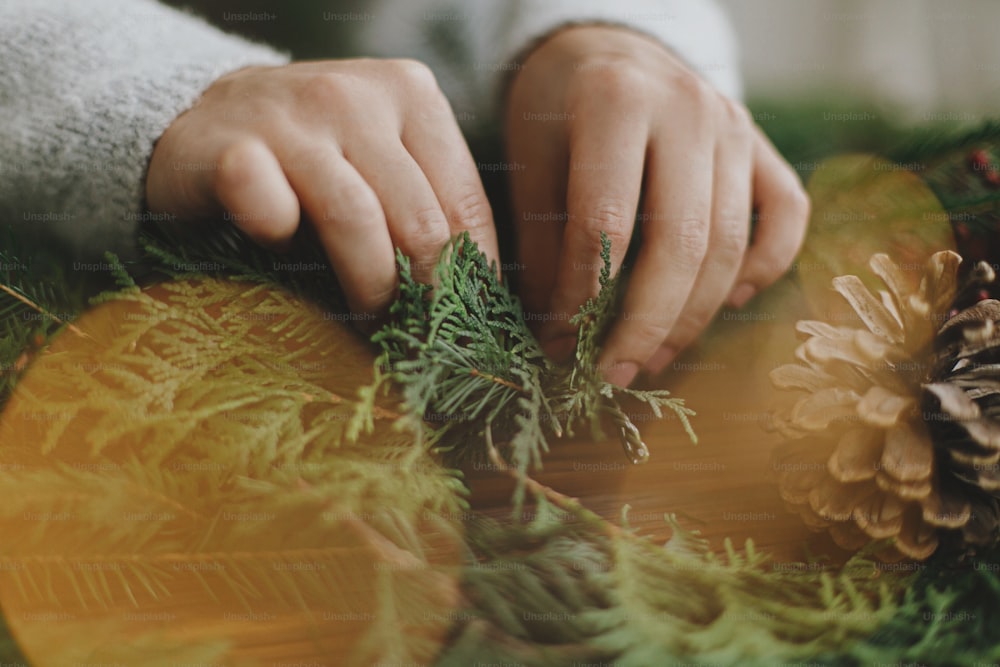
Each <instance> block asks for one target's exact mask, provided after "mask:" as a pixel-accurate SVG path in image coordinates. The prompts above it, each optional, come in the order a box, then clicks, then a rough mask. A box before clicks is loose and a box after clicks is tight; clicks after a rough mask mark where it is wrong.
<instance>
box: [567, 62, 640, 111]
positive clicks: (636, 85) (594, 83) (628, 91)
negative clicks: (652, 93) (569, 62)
mask: <svg viewBox="0 0 1000 667" xmlns="http://www.w3.org/2000/svg"><path fill="white" fill-rule="evenodd" d="M580 71H581V77H580V79H579V80H580V82H581V83H582V84H584V85H585V87H586V88H587V92H588V93H589V94H590V95H594V94H596V95H600V96H601V97H602V98H604V99H607V100H609V101H611V102H627V103H635V102H638V101H640V100H641V99H642V94H643V93H644V91H648V90H649V77H648V75H647V74H646V72H645V71H644V70H643V69H642V68H641V67H639V66H637V65H636V64H635V63H634V62H633V61H631V60H630V59H626V58H625V57H616V56H607V55H605V56H602V57H600V58H595V59H593V60H591V61H589V62H587V63H584V64H582V65H580Z"/></svg>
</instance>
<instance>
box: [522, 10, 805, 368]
mask: <svg viewBox="0 0 1000 667" xmlns="http://www.w3.org/2000/svg"><path fill="white" fill-rule="evenodd" d="M505 126H506V136H507V151H508V156H509V159H510V160H511V161H512V162H514V163H516V164H519V165H521V166H520V167H519V169H517V170H514V171H513V172H512V181H511V187H512V195H513V200H514V206H515V209H516V210H517V211H518V220H517V229H518V245H519V252H520V257H521V262H522V263H523V264H524V265H525V266H526V268H525V270H524V275H523V276H522V279H521V296H522V300H523V302H524V303H525V307H526V309H527V311H528V312H529V313H539V314H540V313H546V314H547V316H548V317H550V318H551V319H549V321H547V322H546V323H544V324H543V325H542V326H541V328H540V330H539V332H538V333H539V338H540V340H541V342H542V344H543V347H544V348H545V350H546V351H547V352H548V353H549V354H550V355H552V356H553V357H555V358H556V359H557V360H562V359H564V358H565V357H567V356H569V354H570V353H571V352H572V349H573V345H574V342H575V331H574V329H573V327H572V326H571V325H570V324H569V317H570V315H572V314H573V313H575V312H577V310H578V309H579V307H580V305H582V304H583V303H584V302H585V301H586V300H587V298H589V297H592V296H595V295H596V294H597V292H598V274H599V268H600V266H601V259H600V250H601V243H600V234H601V232H605V233H606V234H607V235H608V237H609V238H610V239H611V242H612V245H611V252H612V271H613V272H617V271H618V268H619V267H620V265H621V262H622V259H623V257H624V255H625V251H626V249H627V247H628V245H629V240H630V239H631V237H632V231H633V227H634V225H635V220H636V211H637V207H638V202H639V196H640V190H641V189H642V188H643V182H644V179H645V189H644V199H645V206H644V210H643V211H642V212H641V215H640V216H639V219H640V221H641V225H642V246H641V248H640V249H639V253H638V257H637V260H636V264H635V267H634V268H633V270H632V274H631V282H630V284H629V286H628V291H627V293H626V296H625V301H624V304H623V312H622V314H621V317H620V318H619V320H618V321H617V322H616V323H615V325H614V326H613V328H612V330H611V332H610V334H609V336H608V339H607V341H606V343H605V347H604V350H603V352H602V355H601V358H600V360H599V364H600V368H601V370H602V372H603V374H604V376H605V378H606V379H607V380H608V381H609V382H613V383H615V384H618V385H622V386H625V385H628V384H629V383H631V382H632V380H633V379H634V378H635V376H636V374H637V373H638V371H639V370H640V369H641V368H643V367H644V368H646V370H648V371H650V372H652V373H659V372H661V371H662V370H663V369H665V368H666V367H667V366H668V365H669V363H670V362H671V360H673V359H674V357H675V356H676V355H677V353H678V352H679V351H680V350H682V349H683V348H684V347H685V346H687V345H689V344H690V343H691V342H692V341H694V339H695V338H696V337H697V335H698V334H699V333H700V332H701V331H702V330H703V329H704V328H705V326H706V325H707V324H708V323H709V322H710V320H711V319H712V317H713V316H714V314H715V313H716V311H717V310H718V309H719V307H720V306H721V305H722V304H723V302H725V301H726V300H727V299H728V302H729V303H730V304H731V305H732V306H734V307H740V306H742V305H743V304H744V303H745V302H746V301H748V300H749V299H750V298H751V297H752V296H753V295H754V294H756V293H757V292H758V291H759V290H761V289H762V288H763V287H765V286H767V285H769V284H770V283H772V282H774V281H775V280H776V279H777V278H778V277H780V276H781V274H782V273H784V272H785V270H786V269H787V268H788V267H789V266H790V265H791V263H792V261H793V259H794V258H795V255H796V253H797V252H798V249H799V247H800V245H801V243H802V240H803V238H804V235H805V229H806V223H807V219H808V214H809V203H808V199H807V197H806V195H805V192H804V190H803V189H802V186H801V184H800V182H799V180H798V177H797V176H796V175H795V173H794V171H793V170H792V169H791V167H789V166H788V165H787V164H786V163H785V161H784V160H783V159H782V158H781V157H780V156H779V155H778V153H777V151H776V150H775V149H774V147H773V146H772V145H771V144H770V143H769V142H768V140H767V139H766V138H765V137H764V135H763V134H762V133H761V132H760V130H759V129H758V128H757V127H756V126H755V125H754V123H753V120H752V118H751V116H750V114H749V113H748V112H747V110H746V109H745V108H744V107H743V106H742V105H740V104H738V103H736V102H733V101H732V100H730V99H728V98H726V97H724V96H722V95H721V94H720V93H718V92H716V91H715V90H714V89H713V88H711V87H710V86H709V85H708V84H707V83H706V82H705V81H703V80H702V79H701V78H700V77H699V76H698V75H697V74H695V73H694V72H692V71H691V70H690V69H689V68H688V67H687V66H685V65H684V63H682V62H681V61H680V60H679V59H678V58H677V57H676V56H674V55H673V54H671V53H670V52H669V51H668V50H667V49H665V48H664V47H662V46H661V45H660V44H659V43H658V42H656V41H654V40H653V39H652V38H648V37H645V36H643V35H640V34H638V33H636V32H633V31H630V30H627V29H623V28H616V27H605V26H579V27H572V28H567V29H565V30H562V31H560V32H558V33H556V34H554V35H553V36H551V37H550V38H548V39H547V40H546V41H544V42H543V43H542V44H541V45H540V46H538V47H537V48H536V49H535V50H534V51H533V52H532V53H531V54H530V55H529V56H528V58H527V59H526V60H525V62H524V64H523V67H522V68H521V69H520V70H519V71H518V72H517V74H516V76H515V78H514V79H513V81H512V82H511V87H510V90H509V98H508V101H507V107H506V120H505ZM753 206H756V208H757V210H758V221H757V225H756V229H755V231H754V239H753V244H752V245H749V247H748V242H749V236H750V214H751V209H752V207H753ZM553 221H555V222H553Z"/></svg>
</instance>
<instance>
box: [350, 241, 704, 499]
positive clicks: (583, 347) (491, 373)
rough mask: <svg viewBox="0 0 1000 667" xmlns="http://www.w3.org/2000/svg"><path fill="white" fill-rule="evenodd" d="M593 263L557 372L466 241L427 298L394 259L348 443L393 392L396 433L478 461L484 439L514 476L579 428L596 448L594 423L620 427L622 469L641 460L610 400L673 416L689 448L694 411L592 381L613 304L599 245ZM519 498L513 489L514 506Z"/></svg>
mask: <svg viewBox="0 0 1000 667" xmlns="http://www.w3.org/2000/svg"><path fill="white" fill-rule="evenodd" d="M601 258H602V260H603V268H602V269H601V275H600V285H601V290H600V293H599V294H598V296H597V297H596V298H593V299H590V300H588V301H587V303H586V304H584V306H583V307H582V308H581V309H580V312H579V313H578V314H577V315H576V316H575V317H574V318H573V319H572V320H571V322H572V323H573V324H575V325H577V326H578V327H579V333H578V339H577V349H576V355H575V357H574V359H573V360H572V362H571V363H569V364H567V365H557V364H554V363H553V362H551V361H550V360H549V359H548V358H547V357H546V356H545V354H544V352H543V351H542V349H541V347H540V345H539V344H538V341H537V340H536V339H535V338H534V336H533V335H532V333H531V332H530V330H529V329H528V326H527V323H526V322H525V319H524V312H523V310H522V307H521V303H520V301H519V300H518V298H517V297H516V296H514V295H513V294H512V293H511V292H510V290H509V289H508V288H507V286H506V284H505V283H503V282H502V281H501V280H500V279H499V278H498V277H497V272H496V267H495V266H491V265H490V264H489V263H488V261H487V259H486V256H485V255H484V254H483V253H482V252H480V251H479V249H478V247H477V246H476V245H475V243H473V242H472V241H471V240H470V239H469V236H468V235H467V234H466V235H463V236H461V237H458V238H456V239H455V240H454V241H453V242H452V243H451V244H449V245H448V246H447V247H446V248H445V251H444V253H443V254H442V258H441V261H440V263H439V264H438V267H437V271H436V273H435V279H436V286H435V287H434V288H433V289H432V287H431V286H430V285H427V284H421V283H418V282H417V281H416V280H415V279H414V278H413V275H412V273H411V271H410V266H409V261H408V259H407V258H406V257H405V256H403V255H402V254H401V253H400V254H399V255H398V260H399V265H400V296H399V300H398V301H397V302H396V304H395V305H394V306H393V308H392V310H391V314H392V321H391V322H390V323H389V324H387V325H386V326H385V327H383V329H382V330H381V331H379V332H378V333H376V334H375V336H374V337H373V338H372V340H373V342H375V343H376V344H377V345H379V346H380V347H381V349H382V354H381V356H380V357H379V360H378V362H377V366H378V368H377V369H376V380H375V384H374V385H373V386H371V387H366V388H364V389H362V391H361V394H360V395H361V399H362V401H361V407H360V409H359V410H358V412H357V414H356V415H355V419H354V421H353V423H352V433H354V434H357V433H360V432H362V431H364V430H366V429H367V428H368V427H369V426H370V424H371V412H370V411H371V406H372V405H373V401H374V398H375V396H376V395H377V394H378V392H379V391H380V390H384V389H387V388H388V387H389V386H391V385H392V386H396V387H398V388H400V389H401V391H402V395H403V402H404V406H405V412H406V413H407V414H408V417H407V418H406V419H404V420H402V421H401V425H402V426H403V427H407V428H410V429H411V430H413V431H414V432H415V433H417V434H418V435H419V436H420V437H423V438H427V439H428V441H429V442H433V444H434V445H435V446H436V448H437V449H438V450H439V451H444V452H450V453H452V454H453V455H454V457H456V458H472V459H474V460H483V459H485V458H486V456H487V448H486V438H487V431H489V432H490V433H491V435H492V436H493V437H494V438H495V439H496V440H497V441H498V443H499V444H498V449H500V451H501V452H502V453H503V455H504V456H505V458H506V459H507V460H509V461H510V462H511V464H512V465H513V466H514V467H515V468H516V469H517V471H518V472H519V473H520V474H521V475H523V474H524V473H526V472H527V471H528V470H529V469H530V468H537V467H540V466H541V462H542V456H543V454H544V453H545V452H547V451H548V448H549V442H550V441H551V440H552V439H553V438H560V437H562V436H564V435H573V434H574V433H575V432H576V430H577V429H578V428H579V427H580V426H581V425H587V426H588V427H589V433H590V434H591V435H592V436H593V437H595V438H600V437H603V435H602V427H601V425H602V421H604V420H608V421H610V422H611V423H613V424H615V425H616V426H617V427H618V428H619V430H620V437H621V439H622V444H623V446H624V447H625V450H626V453H627V454H628V455H629V458H630V459H631V460H633V461H634V462H637V463H638V462H642V461H644V460H645V459H646V458H647V457H648V451H647V450H646V446H645V444H643V443H642V441H641V439H640V437H639V434H638V430H637V429H636V428H635V426H634V425H633V424H632V422H631V420H630V419H629V417H628V415H627V414H626V413H625V411H624V409H623V408H622V406H621V404H620V403H619V401H618V399H619V398H620V397H621V396H629V397H631V398H633V399H637V400H638V401H640V402H641V403H643V404H645V405H646V406H647V407H648V408H649V409H650V410H651V411H652V412H654V413H655V414H656V415H657V416H662V414H663V411H664V409H667V410H671V411H673V412H674V413H675V414H676V415H677V416H678V417H679V419H680V421H681V423H682V424H683V426H684V428H685V430H686V431H687V433H688V434H689V436H690V437H691V439H692V440H693V441H696V438H695V435H694V432H693V431H692V429H691V425H690V422H689V420H688V418H689V416H691V415H693V414H694V412H693V411H692V410H691V409H690V408H687V407H685V406H684V402H683V400H681V399H677V398H673V397H671V396H670V394H669V392H667V391H663V390H656V391H637V390H631V389H624V388H621V387H617V386H614V385H611V384H609V383H607V382H605V381H604V380H603V378H602V377H601V375H600V373H599V369H598V365H597V359H598V354H599V352H600V345H601V342H602V341H603V339H604V337H605V336H606V334H607V331H608V329H609V328H610V326H611V324H612V322H613V321H614V319H615V315H616V313H617V309H616V305H617V303H618V301H619V298H620V289H619V280H618V278H612V277H611V244H610V241H609V240H608V238H607V236H604V235H602V250H601ZM523 495H524V487H523V485H519V486H518V489H517V492H516V495H515V506H516V507H517V506H520V502H521V500H522V499H523Z"/></svg>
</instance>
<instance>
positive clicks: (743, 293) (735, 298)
mask: <svg viewBox="0 0 1000 667" xmlns="http://www.w3.org/2000/svg"><path fill="white" fill-rule="evenodd" d="M756 293H757V290H756V288H754V286H753V285H751V284H750V283H740V284H739V285H737V286H736V289H734V290H733V292H732V294H730V295H729V304H730V305H731V306H732V307H733V308H742V307H743V306H744V305H745V304H746V302H747V301H749V300H750V299H752V298H753V295H754V294H756Z"/></svg>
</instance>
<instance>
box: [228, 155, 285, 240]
mask: <svg viewBox="0 0 1000 667" xmlns="http://www.w3.org/2000/svg"><path fill="white" fill-rule="evenodd" d="M213 189H214V192H215V196H216V197H217V199H218V201H219V203H220V204H221V205H222V206H223V207H224V208H225V209H226V213H225V214H224V217H225V218H226V219H227V220H230V221H231V222H232V223H233V224H234V225H236V226H237V227H238V228H240V229H242V230H243V231H244V232H245V233H246V234H247V235H248V236H249V237H250V238H252V239H253V240H255V241H256V242H258V243H260V244H261V245H265V246H270V247H277V248H283V247H285V246H287V244H288V242H289V241H290V240H291V238H292V236H293V235H294V234H295V230H296V229H297V228H298V226H299V215H300V211H299V199H298V197H297V196H296V195H295V191H294V190H293V189H292V186H291V184H290V183H289V182H288V179H287V178H286V176H285V173H284V171H283V170H282V166H281V163H280V162H279V161H278V158H277V157H276V156H275V155H274V153H272V152H271V149H269V148H268V147H267V145H265V144H264V142H262V141H260V140H258V139H252V138H251V139H244V140H240V141H237V142H235V143H233V144H231V145H230V146H228V147H227V148H226V149H225V150H224V151H223V152H222V155H221V156H220V157H219V160H218V170H217V172H216V178H215V182H214V184H213Z"/></svg>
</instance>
